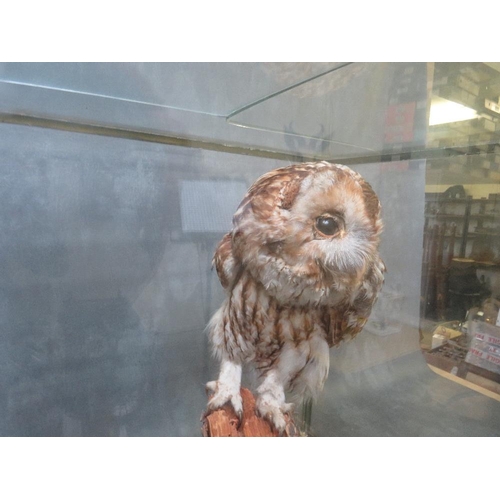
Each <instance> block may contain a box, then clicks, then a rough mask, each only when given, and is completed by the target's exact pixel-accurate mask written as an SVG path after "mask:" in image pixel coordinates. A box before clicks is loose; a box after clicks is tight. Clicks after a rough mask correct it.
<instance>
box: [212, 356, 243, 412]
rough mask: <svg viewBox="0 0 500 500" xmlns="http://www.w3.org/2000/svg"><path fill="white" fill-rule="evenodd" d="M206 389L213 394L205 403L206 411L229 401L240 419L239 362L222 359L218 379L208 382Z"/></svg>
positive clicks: (241, 406) (241, 403) (241, 407)
mask: <svg viewBox="0 0 500 500" xmlns="http://www.w3.org/2000/svg"><path fill="white" fill-rule="evenodd" d="M206 388H207V390H209V391H213V392H214V395H213V396H212V398H211V399H210V401H209V402H208V405H207V410H208V411H213V410H217V409H218V408H220V407H222V406H224V405H225V404H226V403H231V405H232V406H233V408H234V411H235V412H236V413H237V415H238V417H240V420H241V418H242V416H243V401H242V399H241V394H240V388H241V364H239V363H237V362H234V361H230V360H229V359H223V360H222V362H221V368H220V373H219V378H218V380H213V381H211V382H208V383H207V385H206Z"/></svg>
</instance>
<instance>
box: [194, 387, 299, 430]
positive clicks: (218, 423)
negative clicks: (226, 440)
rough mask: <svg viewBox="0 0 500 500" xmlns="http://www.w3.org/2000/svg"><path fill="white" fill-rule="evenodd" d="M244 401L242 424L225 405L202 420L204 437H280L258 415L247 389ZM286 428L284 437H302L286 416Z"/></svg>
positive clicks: (243, 397) (244, 391)
mask: <svg viewBox="0 0 500 500" xmlns="http://www.w3.org/2000/svg"><path fill="white" fill-rule="evenodd" d="M241 397H242V399H243V418H242V421H241V423H240V421H239V419H238V416H237V415H236V413H235V411H234V409H233V407H232V406H231V404H229V403H228V404H226V405H224V406H223V407H222V408H221V409H219V410H215V411H213V412H211V413H209V414H208V415H206V416H205V417H204V418H203V419H202V428H201V431H202V434H203V436H204V437H278V431H276V430H275V429H273V428H272V427H271V425H270V424H269V422H268V421H267V420H265V419H264V418H262V417H260V416H259V415H258V414H257V413H256V409H255V398H254V396H253V394H252V393H251V392H250V391H249V390H248V389H245V388H243V387H242V388H241ZM285 419H286V428H285V432H284V433H283V437H297V436H300V431H299V430H298V429H297V427H296V426H295V424H294V422H293V420H292V418H291V417H290V416H288V415H285Z"/></svg>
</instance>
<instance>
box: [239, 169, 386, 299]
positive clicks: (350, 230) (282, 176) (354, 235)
mask: <svg viewBox="0 0 500 500" xmlns="http://www.w3.org/2000/svg"><path fill="white" fill-rule="evenodd" d="M381 230H382V222H381V219H380V203H379V200H378V198H377V195H376V194H375V192H374V191H373V189H372V188H371V186H370V185H369V184H368V183H367V182H366V181H365V180H364V179H363V178H362V177H361V176H360V175H359V174H357V173H355V172H354V171H352V170H351V169H350V168H348V167H346V166H343V165H336V164H331V163H328V162H318V163H304V164H300V165H292V166H289V167H284V168H280V169H277V170H274V171H272V172H269V173H267V174H265V175H264V176H262V177H261V178H259V179H258V180H257V181H256V182H255V183H254V184H253V185H252V187H251V188H250V189H249V191H248V192H247V194H246V196H245V198H244V199H243V201H242V202H241V204H240V206H239V208H238V210H237V211H236V213H235V215H234V218H233V231H232V246H233V253H234V257H235V258H236V259H237V260H238V261H239V262H240V263H241V264H242V265H243V267H244V268H245V269H246V270H248V272H250V273H251V274H252V276H253V278H254V279H255V280H256V281H258V282H259V283H261V285H262V286H263V287H264V288H265V289H266V290H267V291H268V293H269V294H270V295H271V296H273V297H275V298H276V299H277V300H278V301H279V302H282V303H286V304H296V305H308V306H311V305H313V306H314V305H335V304H338V303H339V302H341V301H345V300H348V296H349V294H353V293H356V292H357V291H358V289H359V286H360V285H361V283H362V282H363V279H364V278H365V276H366V274H367V273H368V272H369V271H370V268H371V267H372V265H373V263H374V262H375V261H376V260H377V259H378V243H379V235H380V232H381Z"/></svg>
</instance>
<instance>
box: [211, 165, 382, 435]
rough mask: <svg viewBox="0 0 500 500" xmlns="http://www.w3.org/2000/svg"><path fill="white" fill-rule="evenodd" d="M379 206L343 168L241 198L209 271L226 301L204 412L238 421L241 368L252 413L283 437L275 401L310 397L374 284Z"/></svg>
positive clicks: (260, 187) (264, 186) (305, 171)
mask: <svg viewBox="0 0 500 500" xmlns="http://www.w3.org/2000/svg"><path fill="white" fill-rule="evenodd" d="M381 230H382V222H381V219H380V203H379V200H378V198H377V196H376V194H375V193H374V191H373V189H372V188H371V186H370V185H369V184H368V183H367V182H366V181H365V180H364V179H363V178H362V177H361V176H360V175H359V174H357V173H355V172H353V171H352V170H351V169H349V168H348V167H345V166H343V165H335V164H330V163H327V162H318V163H304V164H301V165H293V166H289V167H285V168H281V169H277V170H274V171H272V172H269V173H267V174H265V175H263V176H262V177H260V178H259V179H258V180H257V181H256V182H255V183H254V184H253V186H252V187H251V188H250V189H249V191H248V192H247V194H246V196H245V197H244V199H243V200H242V202H241V204H240V206H239V208H238V209H237V211H236V213H235V215H234V218H233V230H232V231H231V232H230V233H228V234H226V235H225V236H224V238H223V239H222V241H221V242H220V243H219V246H218V248H217V250H216V253H215V257H214V265H215V268H216V270H217V274H218V276H219V279H220V282H221V284H222V286H223V287H224V289H225V290H226V292H227V298H226V300H225V301H224V303H223V304H222V306H221V308H220V309H219V310H218V311H217V312H216V313H215V315H214V317H213V318H212V320H211V322H210V325H209V329H210V334H209V335H210V340H211V344H212V347H213V350H214V353H215V355H216V356H217V357H218V358H219V359H220V361H221V370H220V374H219V379H218V380H217V381H214V382H209V384H208V387H209V388H210V389H211V390H213V391H214V395H213V397H212V399H211V400H210V402H209V405H208V407H209V410H211V409H215V408H218V407H220V406H222V405H224V404H225V403H227V402H228V401H229V402H231V403H232V405H233V406H234V408H235V410H236V411H237V412H241V409H242V408H241V398H240V396H239V391H240V383H241V370H242V366H243V365H250V366H251V367H253V368H254V369H255V370H256V372H257V375H258V376H259V379H260V385H259V386H258V388H257V395H258V397H257V409H258V410H259V412H260V413H261V414H262V415H263V416H264V417H266V418H268V419H269V420H270V421H271V423H272V424H273V425H274V426H275V427H276V428H277V429H278V430H283V428H284V425H285V420H284V417H283V413H284V412H288V411H290V408H291V406H290V405H288V404H286V403H285V391H291V393H292V396H293V395H295V396H296V397H304V396H306V397H315V396H316V395H317V394H318V392H319V391H320V390H321V388H322V387H323V384H324V382H325V379H326V377H327V375H328V368H329V353H328V347H331V346H333V345H337V344H339V343H340V342H341V341H342V340H343V339H344V338H346V337H353V336H355V335H356V334H357V333H358V332H359V331H361V329H362V328H363V326H364V324H365V323H366V321H367V319H368V316H369V314H370V311H371V308H372V306H373V304H374V302H375V300H376V297H377V294H378V292H379V290H380V287H381V286H382V283H383V273H384V271H385V266H384V264H383V262H382V260H381V259H380V257H379V255H378V244H379V236H380V233H381Z"/></svg>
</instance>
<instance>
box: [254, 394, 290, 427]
mask: <svg viewBox="0 0 500 500" xmlns="http://www.w3.org/2000/svg"><path fill="white" fill-rule="evenodd" d="M256 406H257V411H258V412H259V414H260V416H261V417H263V418H265V419H266V420H267V421H268V422H269V423H270V424H271V425H272V426H273V427H274V428H275V429H276V430H277V431H278V433H279V434H280V436H281V435H283V433H284V432H285V428H286V425H287V422H286V419H285V414H290V413H292V412H293V404H291V403H285V402H284V401H280V399H278V398H276V397H275V396H274V395H273V394H271V393H268V392H265V393H263V394H261V395H260V396H259V398H258V399H257V402H256Z"/></svg>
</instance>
